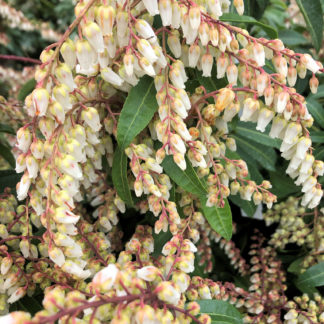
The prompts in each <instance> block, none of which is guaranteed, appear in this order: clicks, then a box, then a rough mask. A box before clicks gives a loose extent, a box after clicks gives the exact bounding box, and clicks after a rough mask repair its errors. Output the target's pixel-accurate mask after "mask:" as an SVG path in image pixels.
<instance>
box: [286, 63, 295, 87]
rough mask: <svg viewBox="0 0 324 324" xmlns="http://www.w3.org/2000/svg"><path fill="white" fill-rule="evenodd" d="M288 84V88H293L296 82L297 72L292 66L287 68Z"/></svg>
mask: <svg viewBox="0 0 324 324" xmlns="http://www.w3.org/2000/svg"><path fill="white" fill-rule="evenodd" d="M287 80H288V84H289V86H290V87H294V86H295V84H296V81H297V70H296V68H294V67H293V66H290V67H289V68H288V75H287Z"/></svg>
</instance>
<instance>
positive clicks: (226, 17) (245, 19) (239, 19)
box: [220, 13, 278, 39]
mask: <svg viewBox="0 0 324 324" xmlns="http://www.w3.org/2000/svg"><path fill="white" fill-rule="evenodd" d="M220 20H221V21H228V22H234V23H246V24H253V25H257V26H259V27H261V28H262V29H263V30H264V31H265V32H266V33H267V35H268V36H269V37H270V38H272V39H274V38H278V32H277V31H276V29H274V28H273V27H271V26H269V25H266V24H263V23H262V22H260V21H258V20H256V19H254V18H253V17H250V16H244V15H243V16H240V15H238V14H234V13H224V14H223V15H222V16H221V17H220Z"/></svg>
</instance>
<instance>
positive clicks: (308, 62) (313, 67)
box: [300, 54, 320, 73]
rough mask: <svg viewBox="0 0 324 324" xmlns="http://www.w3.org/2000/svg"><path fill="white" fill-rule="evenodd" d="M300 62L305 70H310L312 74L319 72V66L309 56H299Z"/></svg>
mask: <svg viewBox="0 0 324 324" xmlns="http://www.w3.org/2000/svg"><path fill="white" fill-rule="evenodd" d="M300 61H301V63H302V64H303V65H305V66H306V68H307V70H310V71H311V72H313V73H316V72H318V71H319V70H320V66H319V64H317V62H316V61H315V60H314V59H313V58H312V57H311V56H310V55H309V54H304V55H303V56H301V58H300Z"/></svg>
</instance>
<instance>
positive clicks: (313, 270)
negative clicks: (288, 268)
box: [296, 262, 324, 287]
mask: <svg viewBox="0 0 324 324" xmlns="http://www.w3.org/2000/svg"><path fill="white" fill-rule="evenodd" d="M296 284H297V285H303V286H304V285H305V286H309V287H320V286H324V262H320V263H318V264H316V265H314V266H312V267H310V268H308V269H307V270H306V271H305V272H304V273H302V274H301V275H300V276H299V277H298V279H297V281H296Z"/></svg>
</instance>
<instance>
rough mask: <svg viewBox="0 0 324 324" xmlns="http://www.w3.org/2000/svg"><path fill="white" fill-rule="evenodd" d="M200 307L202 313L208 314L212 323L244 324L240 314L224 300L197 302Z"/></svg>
mask: <svg viewBox="0 0 324 324" xmlns="http://www.w3.org/2000/svg"><path fill="white" fill-rule="evenodd" d="M197 303H198V304H199V305H200V312H201V313H202V314H208V315H209V316H210V317H211V320H212V323H213V324H216V323H222V324H243V320H242V317H241V314H240V312H239V311H238V310H237V309H236V308H235V307H234V306H232V305H231V304H230V303H227V302H225V301H223V300H197Z"/></svg>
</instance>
